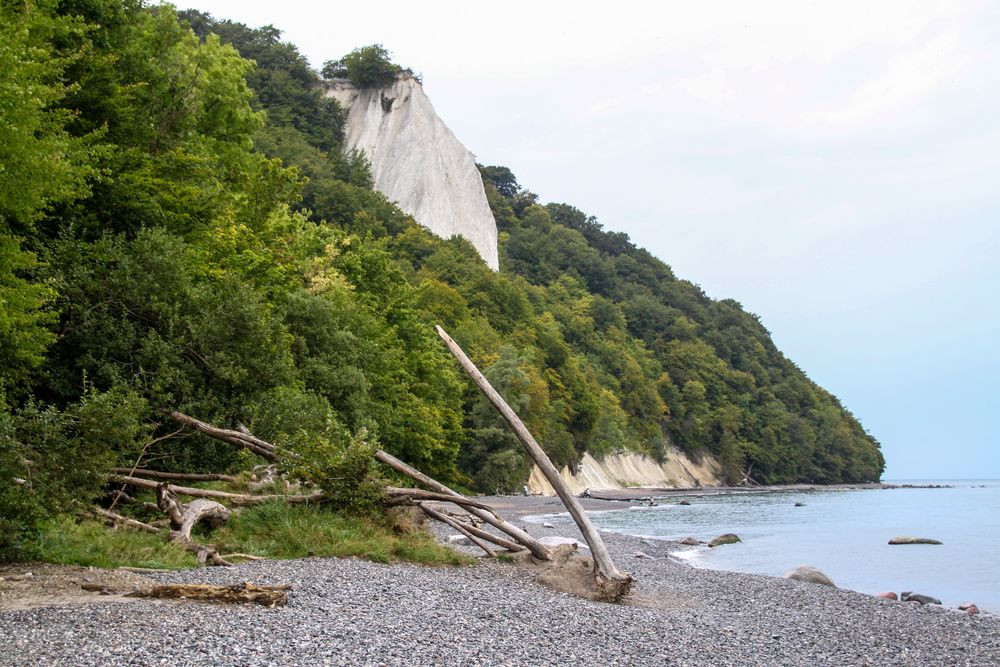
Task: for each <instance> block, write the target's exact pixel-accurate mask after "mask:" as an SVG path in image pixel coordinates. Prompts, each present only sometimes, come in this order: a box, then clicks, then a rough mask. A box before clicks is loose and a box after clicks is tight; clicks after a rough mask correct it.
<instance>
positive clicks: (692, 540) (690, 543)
mask: <svg viewBox="0 0 1000 667" xmlns="http://www.w3.org/2000/svg"><path fill="white" fill-rule="evenodd" d="M681 544H686V545H688V546H689V547H694V546H697V545H699V544H701V540H698V539H696V538H694V537H685V538H684V539H683V540H681Z"/></svg>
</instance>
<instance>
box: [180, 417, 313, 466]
mask: <svg viewBox="0 0 1000 667" xmlns="http://www.w3.org/2000/svg"><path fill="white" fill-rule="evenodd" d="M166 414H167V416H168V417H170V418H171V419H173V420H174V421H175V422H177V423H178V424H182V425H184V426H187V427H189V428H192V429H194V430H196V431H198V432H199V433H204V434H205V435H207V436H209V437H212V438H215V439H217V440H222V441H224V442H228V443H229V444H232V445H236V446H237V447H243V448H244V449H248V450H250V451H251V452H253V453H254V454H257V455H258V456H261V457H263V458H265V459H267V460H268V461H271V462H275V461H280V460H281V458H282V456H285V457H287V458H298V455H297V454H295V453H293V452H288V451H285V450H280V449H279V448H278V447H276V446H275V445H272V444H271V443H269V442H267V441H265V440H261V439H260V438H258V437H255V436H253V435H250V434H249V433H243V432H241V431H233V430H230V429H227V428H219V427H217V426H212V425H211V424H208V423H206V422H203V421H201V420H200V419H195V418H194V417H191V416H189V415H186V414H184V413H183V412H178V411H177V410H171V411H169V412H167V413H166Z"/></svg>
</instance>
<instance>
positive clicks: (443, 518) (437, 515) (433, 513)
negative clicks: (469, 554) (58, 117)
mask: <svg viewBox="0 0 1000 667" xmlns="http://www.w3.org/2000/svg"><path fill="white" fill-rule="evenodd" d="M417 507H419V508H420V509H422V510H423V511H424V514H426V515H427V516H429V517H431V518H432V519H437V520H438V521H440V522H442V523H446V524H448V525H449V526H451V527H452V528H454V529H455V530H457V531H458V532H460V533H462V534H463V535H465V536H466V537H467V538H469V540H471V541H472V543H473V544H475V545H476V546H477V547H479V548H480V549H482V550H483V551H485V552H486V555H487V556H489V557H490V558H496V557H497V554H496V552H495V551H493V549H490V548H489V546H487V544H486V543H485V542H483V541H482V540H481V539H479V538H478V537H476V536H475V535H473V534H472V532H471V531H470V530H468V527H467V526H463V525H462V524H460V523H459V522H458V521H455V520H454V519H452V518H451V517H450V516H448V515H447V514H442V513H441V512H438V511H437V510H435V509H431V508H430V507H427V506H426V505H424V504H423V503H417Z"/></svg>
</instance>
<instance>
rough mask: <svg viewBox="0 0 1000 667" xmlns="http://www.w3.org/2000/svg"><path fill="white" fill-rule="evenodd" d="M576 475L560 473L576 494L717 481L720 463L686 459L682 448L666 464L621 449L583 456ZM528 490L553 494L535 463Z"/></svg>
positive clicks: (704, 484)
mask: <svg viewBox="0 0 1000 667" xmlns="http://www.w3.org/2000/svg"><path fill="white" fill-rule="evenodd" d="M576 468H577V470H576V474H575V475H574V474H572V473H570V471H569V468H568V467H567V468H563V469H562V470H561V471H560V472H561V474H562V478H563V479H564V480H566V484H567V485H568V486H569V488H570V491H572V492H573V493H574V494H576V495H579V494H580V493H583V491H584V490H585V489H590V490H591V491H608V490H611V489H626V488H630V487H667V488H669V487H691V486H716V485H718V484H719V464H718V463H716V461H715V459H713V458H712V457H711V456H705V457H704V458H702V460H701V461H700V462H699V463H695V462H694V461H692V460H691V459H689V458H688V457H687V456H686V455H685V454H684V452H682V451H681V450H679V449H677V448H675V447H671V448H670V451H669V452H668V453H667V460H666V462H665V463H657V462H656V461H654V460H653V459H651V458H649V457H648V456H644V455H642V454H635V453H631V452H623V453H620V454H610V455H608V456H605V457H604V458H603V459H602V460H600V461H598V460H597V459H595V458H594V457H592V456H591V455H590V454H584V455H583V461H581V462H580V465H578V466H577V467H576ZM528 490H529V491H531V492H532V493H540V494H542V495H544V496H554V495H555V490H554V489H553V488H552V485H551V484H549V481H548V480H547V479H545V476H544V475H543V474H542V471H541V470H539V468H538V466H535V467H534V468H532V470H531V476H530V477H529V478H528Z"/></svg>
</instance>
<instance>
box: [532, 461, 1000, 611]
mask: <svg viewBox="0 0 1000 667" xmlns="http://www.w3.org/2000/svg"><path fill="white" fill-rule="evenodd" d="M907 482H908V483H913V484H946V485H949V486H950V487H951V488H943V489H872V490H853V491H851V490H838V491H794V492H792V491H774V492H765V493H745V494H726V495H706V496H693V497H689V498H688V500H689V501H690V502H691V505H689V506H684V505H678V504H677V502H678V501H679V500H680V499H679V498H666V499H661V500H660V503H661V504H659V505H657V506H656V507H632V508H630V509H622V510H614V511H607V512H594V513H592V514H591V516H592V517H593V521H594V522H595V524H597V526H598V527H599V528H601V529H604V530H611V531H616V532H622V533H628V534H632V535H641V536H648V537H659V538H668V539H682V538H684V537H687V536H689V535H691V536H694V537H697V538H698V539H701V540H710V539H712V538H713V537H716V536H717V535H721V534H722V533H736V534H738V535H739V536H740V537H741V538H742V539H743V542H742V543H741V544H734V545H727V546H722V547H717V548H715V549H708V548H704V549H697V550H694V551H689V552H684V553H682V554H678V555H680V556H682V557H684V558H685V559H686V560H687V561H688V562H689V563H691V564H692V565H694V566H695V567H704V568H711V569H717V570H732V571H736V572H755V573H759V574H770V575H777V576H781V575H782V574H784V573H785V572H787V571H788V570H790V569H792V568H793V567H797V566H799V565H812V566H814V567H818V568H819V569H820V570H822V571H823V572H825V573H826V575H827V576H829V577H830V578H831V579H833V582H834V583H835V584H837V586H839V587H841V588H849V589H852V590H856V591H861V592H864V593H874V592H877V591H896V592H897V593H898V592H900V591H904V590H905V591H915V592H918V593H923V594H925V595H931V596H933V597H936V598H939V599H940V600H941V601H942V602H943V603H944V604H945V605H946V606H956V605H958V604H960V603H962V602H965V601H972V602H975V603H976V604H977V605H978V606H979V608H980V609H982V610H983V611H989V612H992V613H995V614H996V613H1000V557H998V553H1000V481H998V480H935V481H924V480H920V481H912V482H909V480H908V481H907ZM894 483H904V482H894ZM796 502H800V503H805V505H804V506H802V507H795V503H796ZM546 520H549V521H553V522H554V523H561V522H569V521H570V519H569V518H568V516H565V515H559V516H550V517H547V518H546ZM903 535H908V536H913V537H930V538H934V539H937V540H940V541H942V542H943V543H944V544H943V545H941V546H934V545H903V546H889V545H888V544H887V542H888V541H889V539H890V538H892V537H896V536H903ZM626 569H627V567H626Z"/></svg>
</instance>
